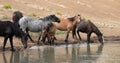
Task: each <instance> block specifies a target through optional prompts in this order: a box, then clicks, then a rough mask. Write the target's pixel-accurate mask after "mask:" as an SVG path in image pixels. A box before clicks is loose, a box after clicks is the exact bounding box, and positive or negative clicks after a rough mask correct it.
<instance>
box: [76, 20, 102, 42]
mask: <svg viewBox="0 0 120 63" xmlns="http://www.w3.org/2000/svg"><path fill="white" fill-rule="evenodd" d="M75 28H76V29H74V30H76V31H77V35H78V37H79V39H80V40H81V37H80V34H79V32H83V33H87V41H88V44H89V43H90V36H91V34H92V33H95V34H96V35H97V37H98V40H99V41H100V42H101V43H102V44H103V34H102V33H101V32H100V30H99V29H98V28H97V26H95V25H94V24H93V23H92V22H91V21H90V20H88V21H85V20H83V19H80V22H79V23H77V25H76V27H75ZM75 34H76V33H75ZM75 34H74V35H75Z"/></svg>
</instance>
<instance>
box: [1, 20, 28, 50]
mask: <svg viewBox="0 0 120 63" xmlns="http://www.w3.org/2000/svg"><path fill="white" fill-rule="evenodd" d="M0 36H3V37H4V42H3V43H4V44H3V51H5V46H6V43H7V40H8V39H9V41H10V45H11V48H12V51H14V47H13V36H16V37H18V38H21V42H22V44H23V45H24V48H27V38H26V34H25V33H24V32H23V31H22V30H20V28H19V27H18V26H17V25H16V24H14V23H12V22H10V21H0Z"/></svg>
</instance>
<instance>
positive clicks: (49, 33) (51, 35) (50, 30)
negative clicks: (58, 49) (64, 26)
mask: <svg viewBox="0 0 120 63" xmlns="http://www.w3.org/2000/svg"><path fill="white" fill-rule="evenodd" d="M55 32H56V26H55V24H54V23H50V24H48V25H47V27H46V30H45V31H44V33H43V36H42V41H43V42H44V43H45V41H46V38H47V39H48V43H49V44H50V45H51V44H54V40H55Z"/></svg>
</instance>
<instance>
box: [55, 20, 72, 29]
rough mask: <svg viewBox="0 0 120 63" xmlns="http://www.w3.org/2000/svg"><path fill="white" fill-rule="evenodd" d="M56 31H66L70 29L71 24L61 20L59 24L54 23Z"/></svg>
mask: <svg viewBox="0 0 120 63" xmlns="http://www.w3.org/2000/svg"><path fill="white" fill-rule="evenodd" d="M54 24H55V25H56V28H57V29H58V30H62V31H66V30H67V29H68V28H71V29H72V24H73V23H72V22H71V21H69V19H61V20H60V23H54Z"/></svg>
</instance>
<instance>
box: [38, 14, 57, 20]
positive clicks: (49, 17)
mask: <svg viewBox="0 0 120 63" xmlns="http://www.w3.org/2000/svg"><path fill="white" fill-rule="evenodd" d="M53 16H55V15H48V16H46V17H44V18H42V19H41V18H40V20H44V21H49V20H50V19H51V18H52V17H53Z"/></svg>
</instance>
